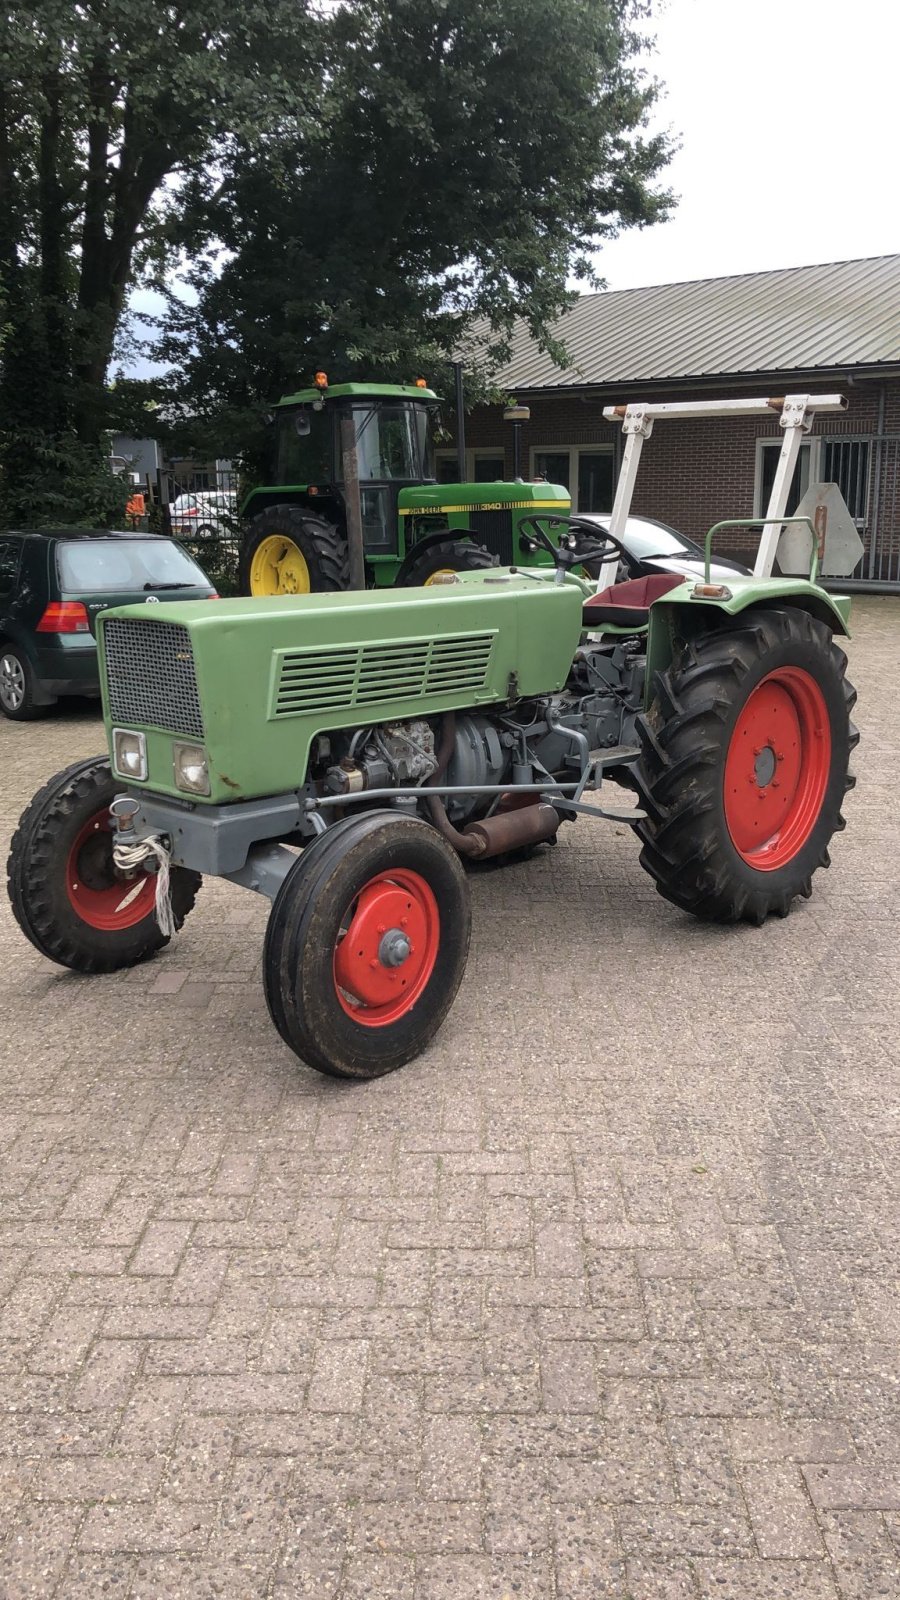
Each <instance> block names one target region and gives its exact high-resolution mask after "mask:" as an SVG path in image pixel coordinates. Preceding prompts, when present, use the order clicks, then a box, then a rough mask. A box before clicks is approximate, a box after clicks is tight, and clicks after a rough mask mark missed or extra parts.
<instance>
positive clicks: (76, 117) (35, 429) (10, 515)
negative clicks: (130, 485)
mask: <svg viewBox="0 0 900 1600" xmlns="http://www.w3.org/2000/svg"><path fill="white" fill-rule="evenodd" d="M317 31H318V30H317V25H316V24H314V22H313V21H312V20H311V19H310V15H309V12H308V10H307V8H306V4H305V0H242V3H241V4H240V5H239V6H236V5H234V4H233V0H202V3H201V0H179V3H178V4H170V3H165V0H164V3H162V4H159V5H156V6H147V5H145V4H141V3H139V0H84V3H83V4H80V5H78V6H72V5H71V4H70V3H68V0H31V3H30V4H28V5H26V6H24V7H21V8H19V9H13V10H10V9H8V8H7V10H6V11H5V13H4V17H3V20H2V22H0V521H4V522H6V523H7V524H9V523H11V522H20V523H23V524H31V525H34V524H40V523H42V522H52V521H54V520H57V519H58V517H59V507H60V504H61V503H65V502H67V503H68V516H67V517H66V520H67V521H70V522H85V521H90V520H94V519H96V518H101V519H103V520H107V519H108V518H109V517H110V516H114V515H116V514H117V506H116V498H115V495H114V496H113V498H112V500H110V489H109V484H108V483H107V482H106V478H107V476H108V475H107V470H106V467H105V465H104V460H103V458H104V455H105V442H104V430H105V428H106V426H107V424H108V421H109V406H108V395H107V392H106V389H105V377H106V372H107V368H108V365H109V360H110V356H111V353H112V349H113V341H114V338H115V334H116V328H117V325H118V323H119V320H120V318H121V316H122V311H123V307H124V305H125V301H126V296H127V293H128V291H129V288H130V287H131V285H132V284H133V282H134V281H135V278H136V277H139V276H140V275H141V274H146V273H148V272H151V271H159V270H160V269H161V268H162V266H163V265H164V263H165V262H166V261H167V260H168V259H170V254H171V239H172V236H173V231H174V230H176V229H177V225H178V222H179V218H180V216H181V214H182V212H183V209H184V206H185V203H186V200H187V198H188V196H189V195H190V198H191V200H192V201H196V199H197V198H198V196H200V195H202V194H203V193H204V192H205V190H206V189H207V188H209V187H211V186H212V185H213V184H214V182H215V167H216V163H217V162H218V161H220V160H223V159H225V158H226V157H227V153H228V150H229V148H230V147H231V146H232V145H233V144H234V143H235V142H236V141H239V142H240V144H241V146H242V148H247V149H250V148H252V147H253V143H254V141H255V140H258V139H262V138H265V137H266V136H267V135H269V136H270V135H271V133H272V130H273V129H274V128H275V127H279V128H282V127H284V126H287V125H290V126H294V127H299V125H300V121H301V120H302V117H303V115H304V111H303V106H302V99H301V96H300V94H299V93H298V90H297V84H298V83H302V82H309V79H310V73H311V71H312V63H313V62H315V61H318V59H319V54H320V52H319V49H318V45H317V44H316V43H315V39H316V35H317ZM116 493H118V491H116Z"/></svg>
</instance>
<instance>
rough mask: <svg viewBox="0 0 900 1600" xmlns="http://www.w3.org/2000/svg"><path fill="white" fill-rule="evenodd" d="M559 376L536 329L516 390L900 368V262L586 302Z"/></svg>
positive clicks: (876, 259) (514, 361)
mask: <svg viewBox="0 0 900 1600" xmlns="http://www.w3.org/2000/svg"><path fill="white" fill-rule="evenodd" d="M554 331H555V333H556V336H557V337H558V338H559V339H561V340H562V342H563V343H564V344H565V347H566V351H567V353H568V357H569V365H568V367H566V368H565V369H562V368H560V367H558V366H557V365H556V364H555V362H554V361H553V360H552V359H551V357H550V356H549V355H546V354H544V353H542V352H541V351H540V350H539V349H538V347H537V345H536V344H535V342H534V340H533V339H532V338H531V336H530V335H529V333H528V332H527V330H526V329H525V328H524V327H520V328H517V330H516V332H515V334H514V338H513V347H512V355H511V358H510V360H509V362H508V363H507V364H506V365H505V366H504V367H503V369H502V371H501V372H500V373H499V375H498V376H499V381H500V383H502V384H503V385H505V386H507V387H509V388H510V389H511V390H515V389H544V388H571V387H582V386H584V385H587V384H603V385H607V384H616V383H632V382H643V381H647V382H650V381H657V382H661V381H662V380H664V379H671V378H701V377H702V378H709V377H714V376H724V375H726V374H727V375H729V376H731V375H736V374H748V373H754V372H760V373H762V372H766V373H769V372H772V373H774V372H779V371H782V370H784V371H807V370H810V371H812V370H815V369H816V368H833V367H857V366H866V367H868V366H878V365H882V364H887V363H894V362H900V255H894V256H873V257H870V258H869V259H867V260H863V261H832V262H828V263H827V264H825V265H822V266H814V267H787V268H784V269H781V270H779V271H777V272H747V273H742V274H741V275H740V276H739V277H732V278H702V279H699V280H698V281H695V282H691V283H665V284H659V285H656V286H654V287H651V288H647V289H618V290H607V291H605V292H603V293H601V294H586V295H582V296H581V297H580V299H579V300H578V301H577V302H576V304H575V305H574V306H573V307H572V308H571V310H570V311H568V312H566V314H565V315H564V316H563V317H562V318H561V319H560V321H559V322H558V323H557V324H556V327H555V330H554Z"/></svg>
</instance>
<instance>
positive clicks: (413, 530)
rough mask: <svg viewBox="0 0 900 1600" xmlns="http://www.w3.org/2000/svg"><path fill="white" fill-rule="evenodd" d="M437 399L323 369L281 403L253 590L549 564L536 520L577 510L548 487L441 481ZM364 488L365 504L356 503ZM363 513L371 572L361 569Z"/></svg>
mask: <svg viewBox="0 0 900 1600" xmlns="http://www.w3.org/2000/svg"><path fill="white" fill-rule="evenodd" d="M437 407H438V397H437V395H436V394H434V393H433V392H432V390H431V389H428V388H426V387H425V385H424V380H420V381H419V382H418V383H416V384H386V383H341V384H334V385H332V386H330V387H329V385H328V382H327V378H326V376H325V374H324V373H317V374H316V383H315V385H314V387H313V388H311V389H301V390H299V391H298V392H297V393H296V394H290V395H286V396H285V397H284V399H283V400H280V401H279V403H278V405H277V406H276V407H275V408H274V419H273V426H274V445H275V448H274V478H273V482H272V483H270V484H268V485H266V486H265V487H263V488H258V489H254V490H253V491H252V493H251V494H249V495H248V496H247V498H246V500H245V501H244V504H243V506H242V508H241V513H242V516H243V518H244V519H245V521H246V523H247V532H246V536H245V538H244V541H243V546H242V550H241V568H240V588H241V593H242V594H246V595H279V594H311V593H312V594H323V593H328V592H329V591H334V590H343V589H350V588H362V587H366V588H376V587H377V588H380V587H383V586H384V585H388V584H396V585H399V586H401V587H404V586H412V587H417V586H419V585H421V584H428V583H431V582H432V581H433V580H434V578H435V577H436V576H437V575H439V574H443V573H446V572H483V571H485V570H486V569H487V568H489V567H492V566H496V565H497V563H498V562H499V563H500V564H501V565H507V566H508V565H512V564H514V563H518V562H523V563H525V564H526V565H538V566H540V565H544V564H546V562H547V560H548V557H547V555H546V553H545V552H544V551H543V550H542V549H540V548H537V549H536V548H535V541H534V540H533V539H529V538H528V537H527V535H526V534H525V532H524V530H522V528H521V524H522V522H523V521H524V519H525V518H526V517H530V516H534V515H535V514H537V513H542V512H544V513H546V512H550V513H555V514H556V515H557V516H560V517H565V516H566V515H567V513H568V511H569V504H570V502H569V494H568V490H566V489H564V488H562V487H560V486H558V485H554V484H547V483H522V482H515V483H450V484H447V483H444V484H438V483H437V482H436V480H435V465H434V445H433V423H434V417H435V413H436V410H437ZM357 486H358V499H357ZM355 506H358V515H359V520H360V524H361V528H360V531H361V535H362V547H363V556H364V571H363V572H362V573H360V574H359V575H358V577H357V576H355V575H354V574H353V572H352V562H351V551H352V548H353V541H352V538H351V537H350V534H351V533H352V517H353V515H354V507H355Z"/></svg>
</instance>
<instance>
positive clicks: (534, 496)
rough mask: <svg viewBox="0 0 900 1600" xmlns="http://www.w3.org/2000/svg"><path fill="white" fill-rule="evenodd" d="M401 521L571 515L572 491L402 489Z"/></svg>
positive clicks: (541, 487) (554, 487)
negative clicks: (450, 515) (441, 514)
mask: <svg viewBox="0 0 900 1600" xmlns="http://www.w3.org/2000/svg"><path fill="white" fill-rule="evenodd" d="M397 499H398V510H399V512H400V515H401V517H416V516H419V517H420V516H428V515H432V516H433V515H434V513H435V512H436V511H445V512H453V511H556V512H558V513H559V515H560V516H561V517H566V516H568V514H569V504H570V502H569V491H568V489H564V488H563V486H562V484H559V483H520V482H515V483H433V484H424V485H422V486H421V487H419V488H416V489H401V490H400V493H399V495H398V497H397Z"/></svg>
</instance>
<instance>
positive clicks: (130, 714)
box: [98, 573, 582, 804]
mask: <svg viewBox="0 0 900 1600" xmlns="http://www.w3.org/2000/svg"><path fill="white" fill-rule="evenodd" d="M581 600H582V597H581V592H580V590H579V589H578V588H576V587H572V586H569V585H554V584H538V583H535V582H534V580H533V579H532V580H529V579H527V578H518V577H514V576H510V575H509V574H508V573H507V574H498V575H493V574H491V573H488V574H486V575H485V576H484V577H481V576H479V575H475V574H473V575H472V576H471V578H470V579H469V580H468V581H466V582H465V583H461V584H458V585H457V584H454V585H447V586H446V587H444V586H437V587H433V588H427V589H392V590H378V589H375V590H368V591H362V592H359V591H357V592H350V593H343V594H315V595H303V596H298V597H295V598H291V597H285V598H281V597H275V598H272V599H255V600H221V601H212V602H211V601H205V602H198V603H197V604H192V603H190V602H185V603H182V604H178V605H173V604H168V605H167V604H165V602H163V603H161V604H160V605H158V606H154V607H152V608H150V607H147V606H143V605H137V606H124V607H117V608H115V609H114V610H111V611H107V612H105V613H104V614H103V616H102V618H101V619H100V623H99V627H98V635H99V646H100V659H101V685H102V692H103V710H104V717H105V720H106V727H107V734H108V736H110V737H111V729H112V728H113V727H118V728H129V729H135V730H137V731H140V732H144V733H145V734H146V737H147V751H148V778H147V781H146V787H147V788H149V789H152V790H158V791H160V792H162V793H164V794H168V795H175V796H180V798H182V799H185V798H188V797H186V796H185V795H184V794H183V792H182V791H180V790H178V789H176V788H175V786H174V777H173V766H172V761H173V754H172V744H173V740H176V739H180V740H188V741H192V742H196V743H198V744H203V745H204V747H205V749H206V751H207V755H208V759H209V768H210V777H211V790H212V792H211V794H209V795H208V796H205V797H203V798H202V799H201V797H199V796H191V797H190V798H191V800H194V801H196V803H198V804H203V803H204V799H205V800H206V802H207V803H208V802H216V803H219V804H221V803H223V802H227V801H229V800H247V799H253V798H256V797H258V796H262V795H269V794H279V793H285V792H286V791H288V790H291V789H296V788H299V787H300V786H301V785H302V784H303V783H304V781H305V778H306V769H307V765H308V759H309V748H310V742H311V740H312V739H313V738H314V736H315V735H316V734H317V733H324V732H328V731H330V730H333V729H337V728H355V727H360V726H366V725H368V724H371V723H376V722H387V721H392V720H395V719H402V718H408V717H421V716H427V715H432V714H439V713H440V712H442V711H448V710H463V709H466V708H468V707H475V708H477V707H479V706H488V705H496V704H498V703H502V702H504V701H506V700H508V699H510V698H511V697H514V696H517V695H533V694H538V693H542V692H547V691H551V690H555V689H559V688H561V687H562V685H563V684H564V683H565V681H566V677H567V675H568V672H569V669H570V667H571V663H572V657H573V655H574V652H575V648H576V646H577V644H578V639H579V636H580V632H581ZM150 610H152V616H148V611H150Z"/></svg>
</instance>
